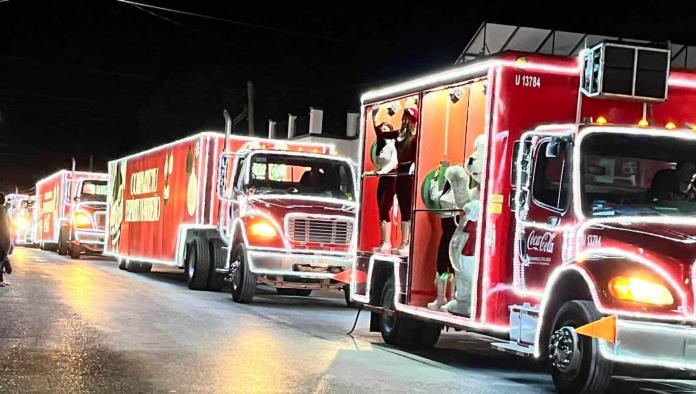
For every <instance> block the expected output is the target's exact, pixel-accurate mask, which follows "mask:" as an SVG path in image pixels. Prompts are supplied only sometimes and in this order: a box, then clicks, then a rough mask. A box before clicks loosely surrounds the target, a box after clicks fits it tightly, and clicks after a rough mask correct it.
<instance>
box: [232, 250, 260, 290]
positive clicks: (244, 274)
mask: <svg viewBox="0 0 696 394" xmlns="http://www.w3.org/2000/svg"><path fill="white" fill-rule="evenodd" d="M230 270H231V271H232V299H233V300H234V301H235V302H239V303H241V304H248V303H250V302H251V300H253V299H254V293H256V280H257V276H256V274H254V273H252V272H251V271H249V264H248V263H247V259H246V248H245V247H244V245H242V244H239V245H237V246H236V247H235V248H234V251H233V253H232V261H231V262H230Z"/></svg>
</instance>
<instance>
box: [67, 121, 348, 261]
mask: <svg viewBox="0 0 696 394" xmlns="http://www.w3.org/2000/svg"><path fill="white" fill-rule="evenodd" d="M205 136H210V137H213V138H215V144H216V149H217V144H218V143H219V142H218V141H219V140H220V138H222V139H225V138H226V136H225V135H224V134H222V133H219V132H214V131H203V132H200V133H197V134H194V135H191V136H188V137H184V138H181V139H178V140H175V141H172V142H169V143H166V144H162V145H159V146H156V147H153V148H150V149H148V150H145V151H141V152H138V153H134V154H131V155H128V156H124V157H121V158H118V159H115V160H110V161H109V162H108V163H107V164H108V168H107V170H108V172H107V174H105V175H106V179H107V180H109V179H110V175H111V165H112V164H114V165H115V164H117V163H119V162H123V161H128V160H131V159H134V158H137V157H140V156H144V155H147V154H150V153H155V152H157V151H159V150H162V149H164V148H171V147H174V146H176V145H178V144H180V143H183V142H187V141H191V140H195V139H197V138H199V139H202V138H204V137H205ZM230 140H232V141H235V140H237V141H247V144H245V145H244V147H242V148H241V149H239V150H238V151H237V152H239V151H242V150H244V149H248V148H246V146H247V145H252V149H262V148H263V149H264V150H259V151H258V152H279V153H282V154H296V151H292V150H277V149H268V148H267V147H265V148H264V147H261V146H260V145H261V144H264V143H268V144H272V145H274V146H275V145H278V141H275V140H270V139H266V138H259V137H247V136H239V135H232V136H230ZM199 142H200V141H199ZM253 143H256V146H253ZM288 146H289V147H290V148H289V149H292V148H300V147H308V148H310V149H318V150H319V152H326V151H331V150H335V144H331V143H313V142H303V143H290V144H289V145H288ZM208 148H209V146H208ZM199 152H200V151H199ZM254 152H256V151H255V150H252V151H251V153H254ZM205 153H206V155H209V154H210V152H209V150H208V149H207V150H206V152H205ZM217 156H218V155H217V150H216V152H215V157H217ZM301 156H311V157H321V158H328V159H330V160H340V161H346V162H348V165H349V167H350V169H351V172H353V167H352V166H351V162H350V161H349V160H347V159H345V158H343V157H335V156H331V155H329V154H327V153H305V154H301ZM201 158H202V153H201ZM235 165H236V161H235ZM200 166H202V160H200V161H199V174H201V170H200ZM61 172H67V170H61V171H59V172H58V173H61ZM58 173H56V174H58ZM76 173H77V172H76ZM206 173H207V168H206ZM54 175H55V174H54ZM354 181H355V178H354ZM205 182H207V176H206V178H205ZM354 183H355V182H354ZM214 185H215V183H213V184H212V185H211V187H214ZM205 188H206V186H204V188H203V189H202V190H205ZM200 190H201V189H200V188H199V193H200ZM211 190H212V189H211ZM211 196H212V194H211ZM110 198H111V197H110V196H109V197H108V200H109V201H110ZM211 198H212V197H211ZM203 199H205V198H203ZM302 199H305V198H302ZM341 201H343V200H341ZM223 202H224V200H223ZM342 203H343V204H344V205H350V203H351V202H350V201H346V202H342ZM356 207H357V205H356ZM108 211H109V210H108V209H107V215H106V220H107V224H106V230H105V231H106V233H107V236H106V239H109V240H110V238H109V237H108V227H109V212H108ZM224 211H225V212H226V208H225V210H224ZM256 212H257V213H258V214H260V215H262V216H265V217H266V218H271V217H270V216H268V215H266V214H265V213H263V212H261V211H256ZM202 215H203V214H202V213H201V212H200V209H199V206H197V213H196V222H197V223H195V224H189V223H186V224H180V226H179V230H178V236H177V242H176V247H175V258H174V260H166V259H156V258H150V257H142V256H126V255H123V254H119V253H115V252H114V251H111V250H110V248H109V250H107V249H105V252H104V255H107V256H113V257H116V258H120V259H126V260H136V261H142V262H149V263H154V264H163V265H176V266H177V267H179V268H182V267H184V262H183V253H182V248H183V247H184V246H185V245H183V244H184V243H185V242H183V241H182V233H188V231H190V230H194V229H198V230H201V229H202V230H217V231H218V233H220V234H221V236H222V237H223V238H227V239H229V237H225V235H224V234H223V232H222V231H220V227H218V226H219V225H220V223H218V226H213V225H203V224H201V223H198V222H200V221H202ZM212 215H213V213H212V209H211V217H212ZM218 215H220V216H221V217H222V218H223V219H225V221H227V222H228V223H229V218H228V215H226V214H224V215H223V213H222V212H220V211H219V212H218ZM199 219H200V220H199ZM219 219H220V218H219ZM271 219H272V218H271ZM272 221H273V224H274V225H275V226H276V227H278V224H277V222H276V221H275V220H273V219H272ZM211 222H212V220H211ZM218 222H219V220H218ZM234 225H235V224H234V223H233V224H232V226H234ZM242 230H243V231H242V233H243V236H244V237H245V238H246V233H245V230H244V229H243V226H242ZM280 233H281V234H283V233H282V232H280ZM281 238H282V239H283V242H284V243H286V240H285V239H284V237H281ZM245 243H246V244H247V245H248V242H246V239H245ZM184 251H185V249H184ZM230 252H231V251H230V248H228V258H229V254H230ZM295 252H297V251H295Z"/></svg>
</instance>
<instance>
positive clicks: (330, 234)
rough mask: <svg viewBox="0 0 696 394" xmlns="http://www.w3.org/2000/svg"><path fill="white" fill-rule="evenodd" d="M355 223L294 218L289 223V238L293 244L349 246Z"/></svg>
mask: <svg viewBox="0 0 696 394" xmlns="http://www.w3.org/2000/svg"><path fill="white" fill-rule="evenodd" d="M352 233H353V223H351V222H349V221H345V220H326V219H315V218H293V219H290V221H289V222H288V238H290V240H291V241H293V242H316V243H324V244H349V243H350V238H351V235H352Z"/></svg>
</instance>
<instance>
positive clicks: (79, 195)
mask: <svg viewBox="0 0 696 394" xmlns="http://www.w3.org/2000/svg"><path fill="white" fill-rule="evenodd" d="M72 183H73V185H72V187H71V186H68V187H67V188H66V195H65V204H66V205H68V206H69V207H70V209H69V211H70V212H71V214H70V216H69V217H66V218H65V219H64V220H63V221H61V228H60V233H59V236H58V253H59V254H67V255H69V256H70V257H71V258H73V259H79V258H80V256H81V255H82V254H83V253H87V254H101V253H102V251H103V250H104V231H105V228H106V196H107V190H108V187H107V180H106V179H105V178H102V177H95V178H82V179H78V180H75V181H73V182H72Z"/></svg>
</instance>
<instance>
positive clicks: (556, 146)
mask: <svg viewBox="0 0 696 394" xmlns="http://www.w3.org/2000/svg"><path fill="white" fill-rule="evenodd" d="M559 153H561V146H560V143H559V142H558V140H557V139H555V138H554V139H553V140H551V142H549V143H548V144H547V145H546V153H545V154H546V157H547V158H553V157H558V155H559Z"/></svg>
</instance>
